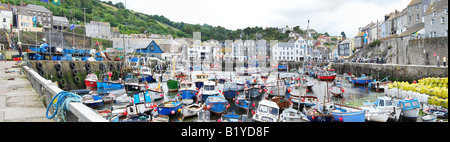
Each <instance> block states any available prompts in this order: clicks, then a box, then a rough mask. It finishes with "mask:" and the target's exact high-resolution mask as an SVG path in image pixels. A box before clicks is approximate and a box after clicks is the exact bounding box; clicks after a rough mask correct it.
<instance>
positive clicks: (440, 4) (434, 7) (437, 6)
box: [425, 0, 448, 14]
mask: <svg viewBox="0 0 450 142" xmlns="http://www.w3.org/2000/svg"><path fill="white" fill-rule="evenodd" d="M446 7H448V0H441V1H436V2H433V3H431V4H430V6H429V7H428V9H427V11H426V12H425V14H430V13H431V12H433V11H439V10H442V9H444V8H446Z"/></svg>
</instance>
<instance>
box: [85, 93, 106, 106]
mask: <svg viewBox="0 0 450 142" xmlns="http://www.w3.org/2000/svg"><path fill="white" fill-rule="evenodd" d="M82 102H83V104H85V105H86V106H88V107H90V108H100V107H103V99H102V98H101V97H100V96H97V95H84V96H83V100H82Z"/></svg>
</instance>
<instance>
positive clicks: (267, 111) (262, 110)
mask: <svg viewBox="0 0 450 142" xmlns="http://www.w3.org/2000/svg"><path fill="white" fill-rule="evenodd" d="M279 110H280V108H279V107H278V105H277V104H276V103H275V102H272V101H268V100H262V101H260V102H259V104H258V109H256V112H255V115H253V117H252V119H253V120H254V121H257V122H277V121H278V115H279Z"/></svg>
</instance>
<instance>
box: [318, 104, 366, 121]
mask: <svg viewBox="0 0 450 142" xmlns="http://www.w3.org/2000/svg"><path fill="white" fill-rule="evenodd" d="M324 105H325V107H326V108H328V113H331V114H332V115H333V117H334V121H335V122H365V111H364V110H363V109H360V108H356V107H350V106H345V105H341V104H335V103H325V104H324Z"/></svg>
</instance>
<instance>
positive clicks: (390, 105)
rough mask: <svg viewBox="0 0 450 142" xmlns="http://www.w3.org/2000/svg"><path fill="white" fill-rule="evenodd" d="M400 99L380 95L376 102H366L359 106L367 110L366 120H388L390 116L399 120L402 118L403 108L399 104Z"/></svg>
mask: <svg viewBox="0 0 450 142" xmlns="http://www.w3.org/2000/svg"><path fill="white" fill-rule="evenodd" d="M397 104H398V101H395V100H393V99H392V98H390V97H387V96H383V97H378V99H377V100H376V101H375V102H372V103H369V102H365V103H364V106H363V107H359V108H361V109H363V110H365V112H366V120H368V121H374V122H386V121H388V120H389V118H391V119H393V120H395V121H397V120H398V119H399V118H400V114H401V108H399V107H398V106H397Z"/></svg>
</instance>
